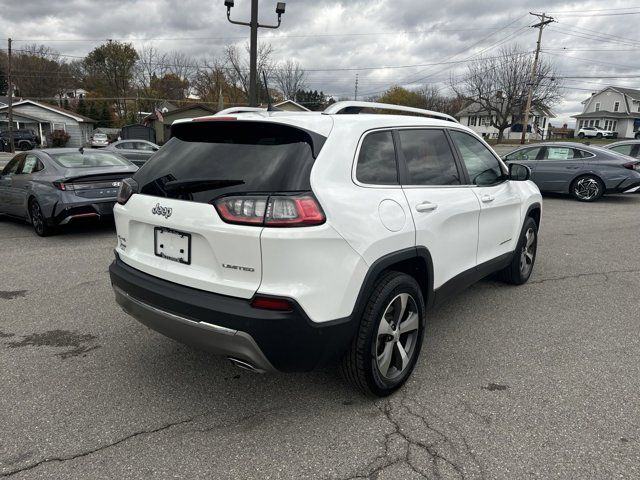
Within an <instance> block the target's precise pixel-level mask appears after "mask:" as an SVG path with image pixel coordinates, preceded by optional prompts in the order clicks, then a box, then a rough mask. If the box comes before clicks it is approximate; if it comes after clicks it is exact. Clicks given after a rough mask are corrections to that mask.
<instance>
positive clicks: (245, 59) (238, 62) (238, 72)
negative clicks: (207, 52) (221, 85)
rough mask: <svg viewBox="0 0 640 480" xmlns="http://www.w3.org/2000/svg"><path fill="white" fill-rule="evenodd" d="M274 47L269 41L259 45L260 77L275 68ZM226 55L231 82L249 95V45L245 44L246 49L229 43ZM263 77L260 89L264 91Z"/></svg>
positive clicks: (259, 83) (259, 82) (259, 80)
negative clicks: (273, 59)
mask: <svg viewBox="0 0 640 480" xmlns="http://www.w3.org/2000/svg"><path fill="white" fill-rule="evenodd" d="M272 55H273V47H272V46H271V44H269V43H261V44H260V45H258V74H259V75H258V77H261V76H262V75H261V73H262V72H265V73H266V74H267V76H269V74H270V73H271V70H272V69H273V61H272V59H271V57H272ZM224 57H225V60H226V64H227V67H228V71H227V76H228V79H229V81H230V82H231V84H232V85H233V86H235V87H237V88H239V89H240V90H241V91H242V93H243V94H244V95H245V96H246V97H248V96H249V45H245V48H244V51H242V50H241V49H239V48H238V47H237V46H236V45H229V46H228V47H227V48H226V49H225V53H224ZM263 90H264V87H263V86H262V82H261V78H258V91H259V92H262V91H263Z"/></svg>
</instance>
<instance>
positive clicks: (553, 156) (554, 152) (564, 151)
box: [543, 147, 582, 160]
mask: <svg viewBox="0 0 640 480" xmlns="http://www.w3.org/2000/svg"><path fill="white" fill-rule="evenodd" d="M576 153H577V154H578V155H577V157H576V156H575V154H576ZM573 158H582V155H581V154H580V153H579V152H578V151H577V150H574V149H573V148H566V147H547V148H546V151H545V152H544V157H543V160H572V159H573Z"/></svg>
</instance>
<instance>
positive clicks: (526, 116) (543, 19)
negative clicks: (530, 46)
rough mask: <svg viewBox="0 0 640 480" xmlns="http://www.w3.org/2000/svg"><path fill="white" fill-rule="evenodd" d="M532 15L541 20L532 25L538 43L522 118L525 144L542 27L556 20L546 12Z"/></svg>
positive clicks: (531, 13)
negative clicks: (535, 31) (535, 29)
mask: <svg viewBox="0 0 640 480" xmlns="http://www.w3.org/2000/svg"><path fill="white" fill-rule="evenodd" d="M529 14H530V15H533V16H535V17H538V18H539V19H540V22H538V23H536V24H535V25H531V28H537V29H538V43H537V45H536V55H535V57H533V66H532V67H531V79H530V80H529V93H528V94H527V106H526V107H525V110H524V118H523V119H522V136H521V137H520V143H521V144H524V141H525V138H526V136H527V128H528V127H529V111H530V110H531V97H532V96H533V86H534V85H535V83H536V76H537V71H538V57H539V56H540V43H541V42H542V29H543V28H544V27H545V26H546V25H549V24H550V23H553V22H555V20H554V19H553V17H547V16H546V14H544V13H543V14H539V13H533V12H529Z"/></svg>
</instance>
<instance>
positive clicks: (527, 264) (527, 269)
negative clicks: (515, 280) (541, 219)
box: [520, 228, 537, 278]
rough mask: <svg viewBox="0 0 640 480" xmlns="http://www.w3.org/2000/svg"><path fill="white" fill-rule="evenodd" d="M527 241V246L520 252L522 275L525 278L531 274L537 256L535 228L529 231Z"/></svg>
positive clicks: (526, 235) (526, 236)
mask: <svg viewBox="0 0 640 480" xmlns="http://www.w3.org/2000/svg"><path fill="white" fill-rule="evenodd" d="M525 239H526V241H525V244H524V245H523V247H522V251H521V252H520V274H521V275H522V277H523V278H526V277H528V276H529V274H530V273H531V269H532V268H533V261H534V259H535V256H536V244H537V242H536V232H535V230H534V229H533V228H529V229H528V230H527V233H526V234H525Z"/></svg>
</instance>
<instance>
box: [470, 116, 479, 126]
mask: <svg viewBox="0 0 640 480" xmlns="http://www.w3.org/2000/svg"><path fill="white" fill-rule="evenodd" d="M477 121H478V117H476V116H473V117H469V126H470V127H475V126H476V122H477Z"/></svg>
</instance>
